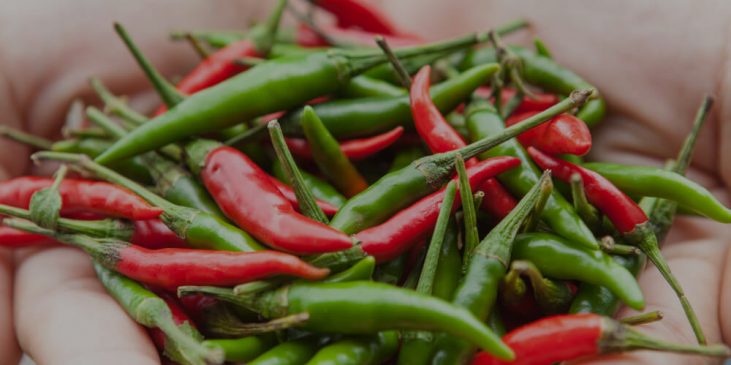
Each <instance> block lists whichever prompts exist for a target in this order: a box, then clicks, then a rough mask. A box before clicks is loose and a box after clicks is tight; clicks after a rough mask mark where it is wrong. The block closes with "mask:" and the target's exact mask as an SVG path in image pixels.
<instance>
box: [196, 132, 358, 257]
mask: <svg viewBox="0 0 731 365" xmlns="http://www.w3.org/2000/svg"><path fill="white" fill-rule="evenodd" d="M201 177H202V178H203V183H204V184H205V186H206V188H208V191H209V192H210V193H211V195H212V196H213V198H214V199H215V200H216V202H217V203H218V205H219V207H221V210H223V212H224V213H225V214H226V215H227V216H228V217H229V218H231V219H232V220H233V221H234V222H236V224H238V225H239V226H240V227H241V228H243V229H245V230H246V231H247V232H249V233H251V235H252V236H254V237H256V238H257V239H259V240H261V241H262V242H264V243H266V244H268V245H270V246H272V247H274V248H277V249H281V250H285V251H289V252H294V253H298V254H313V253H321V252H332V251H340V250H344V249H347V248H350V247H352V245H353V243H352V241H351V239H350V237H348V235H346V234H344V233H342V232H339V231H337V230H335V229H333V228H331V227H328V226H327V225H325V224H322V223H320V222H317V221H314V220H312V219H309V218H307V217H305V216H303V215H301V214H299V213H297V212H296V211H295V210H294V208H293V207H292V204H291V203H290V202H289V200H287V199H286V198H285V197H284V196H283V195H282V194H281V193H280V192H279V190H278V189H277V187H276V186H275V185H274V184H272V178H271V177H270V176H269V175H267V174H266V173H265V172H264V171H262V170H261V168H259V166H257V165H256V164H255V163H254V162H253V161H251V160H250V159H249V158H248V157H247V156H246V155H244V154H243V153H241V152H239V151H238V150H236V149H233V148H231V147H225V146H223V147H219V148H217V149H215V150H213V151H211V152H210V153H208V156H207V157H206V162H205V166H204V167H203V169H202V170H201Z"/></svg>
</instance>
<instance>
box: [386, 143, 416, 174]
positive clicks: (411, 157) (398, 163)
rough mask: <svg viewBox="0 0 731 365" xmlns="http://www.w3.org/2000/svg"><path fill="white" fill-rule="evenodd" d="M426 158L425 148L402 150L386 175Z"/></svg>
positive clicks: (414, 147)
mask: <svg viewBox="0 0 731 365" xmlns="http://www.w3.org/2000/svg"><path fill="white" fill-rule="evenodd" d="M424 156H426V152H425V151H424V149H423V148H421V146H409V147H405V148H402V149H400V150H399V151H398V152H396V156H394V158H393V161H391V167H390V168H389V169H388V171H387V172H386V173H391V172H394V171H396V170H400V169H402V168H404V167H406V166H408V165H409V164H410V163H412V162H414V161H416V160H418V159H419V158H421V157H424Z"/></svg>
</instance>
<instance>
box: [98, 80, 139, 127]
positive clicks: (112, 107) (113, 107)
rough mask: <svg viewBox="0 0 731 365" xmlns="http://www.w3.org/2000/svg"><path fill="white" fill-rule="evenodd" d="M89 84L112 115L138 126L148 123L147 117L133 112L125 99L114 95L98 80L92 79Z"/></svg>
mask: <svg viewBox="0 0 731 365" xmlns="http://www.w3.org/2000/svg"><path fill="white" fill-rule="evenodd" d="M89 83H90V84H91V87H92V88H93V89H94V91H95V92H96V93H97V95H99V97H100V98H101V99H102V101H103V102H104V105H105V108H106V109H107V110H108V111H109V112H111V113H112V114H114V115H117V116H119V117H121V118H123V119H124V120H127V121H129V122H131V123H133V124H136V125H140V124H142V123H144V122H146V121H147V117H146V116H144V115H142V114H140V113H138V112H136V111H134V110H132V108H130V107H129V106H128V105H127V103H126V102H125V101H124V100H123V99H121V98H119V97H117V96H115V95H114V94H112V93H111V92H110V91H109V89H107V87H106V86H104V84H103V83H102V82H101V80H99V79H98V78H96V77H92V78H91V79H90V80H89Z"/></svg>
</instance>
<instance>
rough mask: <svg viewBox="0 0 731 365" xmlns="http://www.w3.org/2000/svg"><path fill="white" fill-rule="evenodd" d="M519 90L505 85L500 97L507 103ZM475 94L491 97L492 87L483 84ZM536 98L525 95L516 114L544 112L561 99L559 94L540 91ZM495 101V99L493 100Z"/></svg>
mask: <svg viewBox="0 0 731 365" xmlns="http://www.w3.org/2000/svg"><path fill="white" fill-rule="evenodd" d="M516 92H517V91H516V90H515V89H513V88H511V87H504V88H503V89H502V90H501V91H500V99H502V103H503V104H506V103H507V102H508V101H509V100H510V99H512V98H513V97H515V93H516ZM475 94H476V95H477V96H479V97H481V98H489V97H490V96H492V89H490V88H489V87H487V86H483V87H480V88H478V89H477V91H476V92H475ZM533 94H534V95H535V98H529V97H527V96H525V97H523V100H522V101H521V102H520V104H519V105H518V107H517V108H515V110H514V111H513V113H514V114H518V113H525V112H542V111H544V110H546V109H548V108H550V107H551V106H553V105H554V104H556V103H558V102H559V101H560V99H559V98H558V96H557V95H554V94H546V93H540V92H534V93H533ZM493 101H494V100H493Z"/></svg>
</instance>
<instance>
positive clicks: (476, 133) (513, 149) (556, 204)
mask: <svg viewBox="0 0 731 365" xmlns="http://www.w3.org/2000/svg"><path fill="white" fill-rule="evenodd" d="M467 128H468V129H469V131H470V135H471V137H472V139H478V138H485V137H488V136H493V135H496V134H497V133H501V132H502V131H503V130H504V125H503V122H502V119H501V118H500V116H499V115H498V114H497V112H496V111H495V108H493V107H492V106H491V105H490V103H488V102H486V101H481V100H478V101H475V102H473V103H472V104H471V105H470V108H469V110H468V112H467ZM493 156H514V157H517V158H518V159H520V162H521V165H520V166H518V167H517V168H516V169H515V170H513V171H508V172H507V173H505V174H503V175H501V176H500V178H499V180H501V181H502V182H503V183H504V184H505V186H506V187H507V188H508V189H510V190H511V191H512V192H513V193H514V194H515V195H517V196H520V195H523V194H525V193H526V192H527V191H528V190H529V189H530V188H531V187H532V186H533V185H534V184H535V182H536V181H538V176H539V175H538V170H537V169H536V167H535V165H534V164H533V162H532V161H531V159H530V156H528V154H527V153H526V151H525V150H524V149H523V148H522V147H521V146H520V144H518V142H517V141H515V140H509V141H506V142H504V143H502V144H500V145H498V146H496V147H494V148H492V149H491V150H489V151H487V152H486V153H484V154H483V155H482V156H481V157H482V158H486V157H493ZM541 218H543V220H544V221H545V222H546V223H547V224H548V226H550V227H551V229H552V230H553V231H554V232H556V233H557V234H559V235H561V236H563V237H566V238H568V239H570V240H571V241H574V242H577V243H579V244H582V245H584V246H586V247H591V248H598V245H597V243H596V239H595V238H594V234H593V233H592V232H591V230H590V229H589V228H588V227H587V226H586V225H585V224H584V222H582V220H581V218H580V217H579V216H578V215H577V214H576V213H575V212H574V210H573V207H572V206H571V203H569V202H568V201H566V199H564V198H563V196H561V194H559V193H558V192H554V193H553V194H552V195H551V197H550V198H549V199H548V201H546V206H545V207H544V209H543V214H542V216H541Z"/></svg>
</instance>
